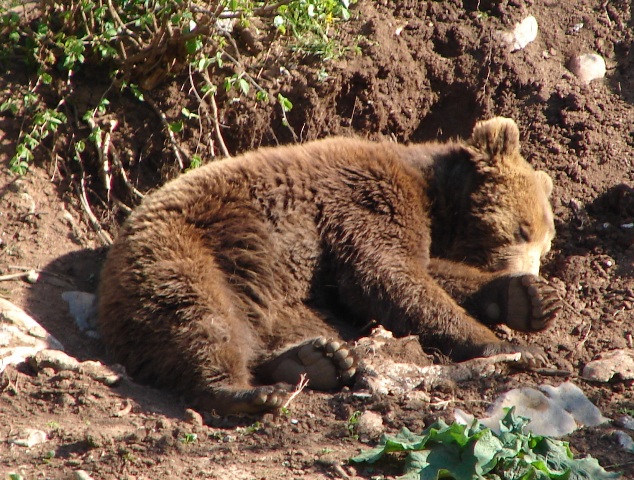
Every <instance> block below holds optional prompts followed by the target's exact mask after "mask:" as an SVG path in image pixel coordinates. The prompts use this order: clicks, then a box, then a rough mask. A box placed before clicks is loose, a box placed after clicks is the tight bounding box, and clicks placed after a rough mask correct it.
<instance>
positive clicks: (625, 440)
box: [612, 430, 634, 453]
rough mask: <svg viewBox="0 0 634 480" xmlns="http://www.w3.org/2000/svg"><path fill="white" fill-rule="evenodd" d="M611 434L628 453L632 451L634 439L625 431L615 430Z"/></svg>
mask: <svg viewBox="0 0 634 480" xmlns="http://www.w3.org/2000/svg"><path fill="white" fill-rule="evenodd" d="M612 435H614V437H615V438H616V441H617V443H618V444H619V446H620V447H621V448H622V449H623V450H626V451H628V452H630V453H634V440H632V437H630V436H629V435H628V434H627V433H625V432H623V431H621V430H616V431H615V432H614V433H613V434H612Z"/></svg>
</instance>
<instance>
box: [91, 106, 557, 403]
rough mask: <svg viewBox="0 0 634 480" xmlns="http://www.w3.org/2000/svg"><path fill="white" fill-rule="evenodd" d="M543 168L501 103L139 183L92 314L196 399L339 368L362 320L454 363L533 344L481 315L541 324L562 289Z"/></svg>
mask: <svg viewBox="0 0 634 480" xmlns="http://www.w3.org/2000/svg"><path fill="white" fill-rule="evenodd" d="M551 191H552V181H551V179H550V177H549V176H548V175H547V174H546V173H544V172H541V171H535V170H534V169H533V168H532V167H531V166H530V165H529V164H528V163H527V162H526V161H525V160H524V158H523V157H522V156H521V154H520V146H519V130H518V128H517V126H516V124H515V123H514V122H513V121H512V120H510V119H506V118H501V117H498V118H494V119H491V120H488V121H484V122H480V123H478V124H477V125H476V126H475V129H474V131H473V133H472V136H471V138H470V139H469V140H467V141H455V142H448V143H423V144H418V145H410V146H404V145H399V144H395V143H389V142H383V143H374V142H370V141H366V140H361V139H353V138H331V139H325V140H319V141H315V142H311V143H307V144H303V145H294V146H286V147H276V148H262V149H260V150H257V151H254V152H250V153H246V154H244V155H242V156H239V157H236V158H231V159H226V160H222V161H217V162H213V163H209V164H207V165H205V166H203V167H200V168H198V169H195V170H192V171H189V172H187V173H185V174H183V175H181V176H180V177H178V178H176V179H175V180H173V181H171V182H169V183H167V184H166V185H164V186H163V187H162V188H160V189H158V190H157V191H155V192H153V193H152V194H150V195H148V196H146V198H145V199H144V200H143V202H142V204H141V205H140V206H139V207H138V208H137V209H136V210H135V211H134V213H133V214H132V215H130V217H129V218H128V219H127V221H126V222H125V224H124V225H123V227H122V229H121V231H120V233H119V236H118V238H117V240H116V241H115V243H114V245H113V246H112V247H111V249H110V251H109V253H108V257H107V260H106V263H105V265H104V268H103V271H102V274H101V280H100V287H99V295H98V297H99V327H100V329H101V332H102V335H103V338H104V341H105V343H106V345H107V347H108V350H109V353H110V354H111V356H112V358H113V359H114V360H116V361H117V362H120V363H121V364H123V365H124V366H125V367H126V369H127V371H128V373H129V374H130V375H132V376H133V377H134V378H135V379H136V380H138V381H140V382H144V383H150V384H153V385H155V386H158V387H162V388H167V389H170V390H173V391H175V392H180V393H182V394H184V395H185V396H186V397H187V398H188V400H189V401H190V402H191V404H192V406H194V407H195V408H197V409H199V410H203V411H208V412H215V413H217V414H229V413H257V412H262V411H267V410H274V409H277V408H279V407H280V406H281V404H282V402H283V400H284V397H285V396H286V394H287V392H288V390H289V385H293V384H296V383H297V382H298V380H299V379H300V376H301V375H305V376H306V378H307V379H308V382H309V383H308V385H309V387H310V388H315V389H321V390H329V389H334V388H338V387H341V386H342V385H345V384H349V383H350V382H351V381H352V380H353V377H354V374H355V370H356V367H357V359H356V357H355V355H354V354H352V353H351V349H350V348H349V346H348V344H347V343H346V341H350V340H354V338H355V334H356V335H357V336H358V335H359V332H360V331H361V328H363V327H364V326H365V325H367V324H368V323H370V322H376V323H377V324H380V325H382V326H383V327H385V328H386V329H388V330H390V331H391V332H393V334H394V335H396V336H405V335H412V334H414V335H418V336H419V338H420V341H421V344H422V345H423V346H424V347H431V348H436V349H439V350H441V351H442V352H444V353H445V354H446V355H448V356H449V357H451V358H452V359H453V360H455V361H461V360H465V359H469V358H472V357H477V356H490V355H493V354H497V353H502V352H509V353H510V352H520V353H521V355H522V358H523V361H525V362H526V363H528V364H540V363H543V362H544V361H545V355H544V353H543V352H542V351H541V350H540V349H539V348H537V347H534V346H526V345H517V344H511V343H506V342H502V341H501V340H500V339H498V338H497V337H496V336H495V334H494V333H493V332H492V331H491V330H490V329H489V327H488V326H487V325H491V324H496V323H505V324H507V325H509V326H510V327H512V328H514V329H517V330H522V331H537V330H541V329H543V328H545V327H547V326H548V325H549V324H550V323H552V320H553V319H554V318H555V317H556V315H557V313H558V311H559V310H560V308H561V302H560V300H559V299H558V297H557V295H556V292H555V291H554V289H553V288H551V287H550V286H549V285H548V284H547V283H546V281H545V280H543V279H542V278H540V277H539V266H540V259H541V258H542V257H543V256H544V255H545V254H546V253H547V252H548V251H549V249H550V246H551V241H552V239H553V236H554V233H555V230H554V222H553V214H552V210H551V207H550V204H549V196H550V194H551Z"/></svg>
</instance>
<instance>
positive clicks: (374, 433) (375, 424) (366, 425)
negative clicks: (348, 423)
mask: <svg viewBox="0 0 634 480" xmlns="http://www.w3.org/2000/svg"><path fill="white" fill-rule="evenodd" d="M383 430H384V429H383V417H381V415H379V414H378V413H375V412H364V413H363V414H362V415H361V416H360V417H359V421H358V423H357V433H358V434H359V438H360V439H363V437H365V439H373V438H376V437H378V436H379V435H381V433H383Z"/></svg>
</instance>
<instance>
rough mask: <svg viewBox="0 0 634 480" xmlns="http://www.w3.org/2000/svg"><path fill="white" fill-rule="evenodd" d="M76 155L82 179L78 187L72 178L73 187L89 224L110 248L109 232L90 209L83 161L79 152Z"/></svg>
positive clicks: (110, 238)
mask: <svg viewBox="0 0 634 480" xmlns="http://www.w3.org/2000/svg"><path fill="white" fill-rule="evenodd" d="M76 154H77V158H78V160H79V164H80V166H81V178H80V180H79V185H77V181H76V180H75V179H74V178H73V177H72V176H71V177H70V178H71V181H72V182H73V186H74V187H75V192H76V194H77V196H78V197H79V203H80V204H81V206H82V209H83V210H84V213H85V215H86V216H87V217H88V221H89V223H90V224H91V225H92V227H93V228H94V230H95V232H97V235H98V236H99V238H100V239H101V241H102V242H103V243H104V245H108V246H110V245H112V237H110V235H109V234H108V232H106V231H105V230H104V229H103V228H102V227H101V224H100V223H99V220H97V217H95V214H94V213H92V209H91V208H90V203H88V197H87V195H86V178H85V175H84V167H83V161H82V159H81V156H80V154H79V152H76Z"/></svg>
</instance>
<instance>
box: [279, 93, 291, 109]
mask: <svg viewBox="0 0 634 480" xmlns="http://www.w3.org/2000/svg"><path fill="white" fill-rule="evenodd" d="M277 101H278V102H280V105H281V106H282V110H283V111H284V112H290V111H291V110H292V109H293V104H292V103H291V101H290V100H289V99H288V98H286V97H285V96H284V95H282V94H281V93H278V94H277Z"/></svg>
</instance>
